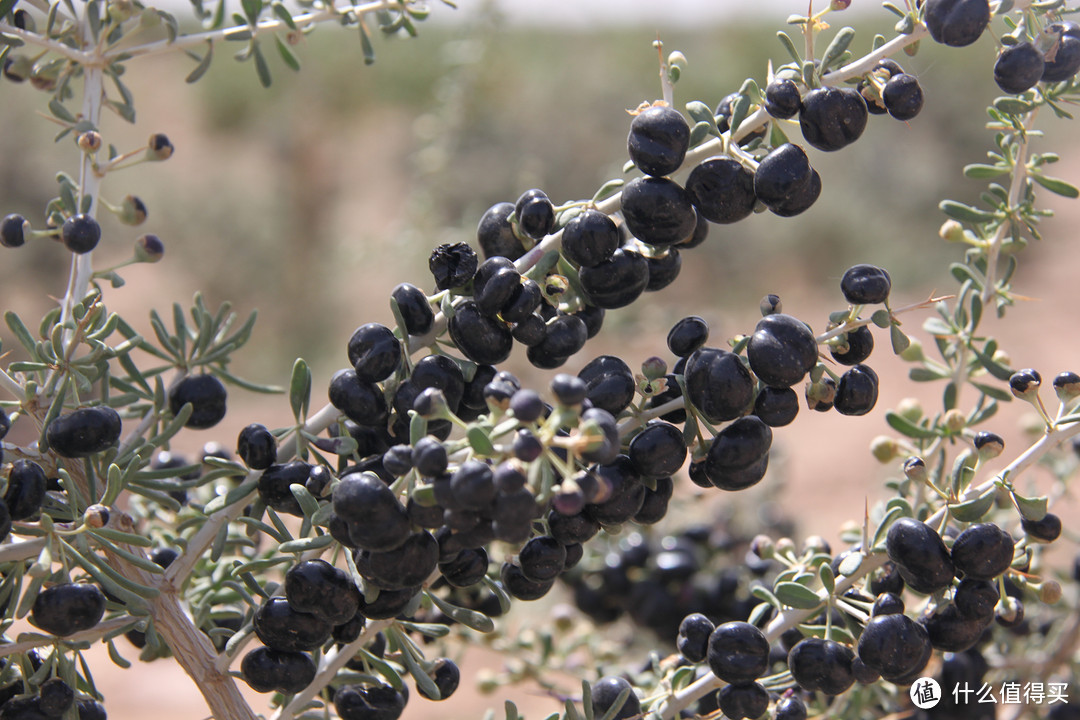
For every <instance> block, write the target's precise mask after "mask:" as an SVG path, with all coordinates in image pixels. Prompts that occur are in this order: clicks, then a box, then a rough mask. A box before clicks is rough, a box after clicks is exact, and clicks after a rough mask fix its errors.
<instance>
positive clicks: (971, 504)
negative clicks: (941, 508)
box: [949, 488, 997, 522]
mask: <svg viewBox="0 0 1080 720" xmlns="http://www.w3.org/2000/svg"><path fill="white" fill-rule="evenodd" d="M996 496H997V488H990V489H989V490H987V491H986V492H984V493H983V494H982V495H980V496H979V497H977V498H975V499H973V500H967V501H965V502H962V503H957V504H956V505H950V506H949V514H950V515H952V516H953V517H954V518H956V519H957V520H959V521H961V522H978V521H979V520H982V518H983V516H985V515H986V513H988V512H990V508H991V507H993V506H994V498H995V497H996Z"/></svg>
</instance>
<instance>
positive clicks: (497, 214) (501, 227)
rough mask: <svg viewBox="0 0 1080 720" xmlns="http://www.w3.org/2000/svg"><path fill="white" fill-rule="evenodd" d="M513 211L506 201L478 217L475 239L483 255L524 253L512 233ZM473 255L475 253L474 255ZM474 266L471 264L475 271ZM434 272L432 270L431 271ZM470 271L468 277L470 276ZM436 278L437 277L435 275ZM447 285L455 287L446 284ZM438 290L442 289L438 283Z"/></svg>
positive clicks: (504, 255) (516, 255)
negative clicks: (511, 220)
mask: <svg viewBox="0 0 1080 720" xmlns="http://www.w3.org/2000/svg"><path fill="white" fill-rule="evenodd" d="M513 213H514V206H513V205H512V204H511V203H508V202H501V203H496V204H495V205H492V206H491V207H490V208H488V210H487V212H485V213H484V215H483V217H481V218H480V223H479V225H477V227H476V240H477V242H479V243H480V249H481V250H482V251H483V253H484V257H486V258H490V257H495V256H501V257H506V258H509V259H511V260H517V259H518V258H519V257H521V256H522V255H524V254H525V246H524V245H522V244H521V240H519V239H518V236H517V235H515V234H514V227H513V226H512V225H511V224H510V216H511V215H513ZM474 257H475V255H474ZM475 270H476V267H475V266H473V271H474V272H475ZM432 272H434V270H433V271H432ZM471 275H472V274H471V273H470V277H471ZM436 280H438V277H436ZM463 284H464V283H463ZM447 287H457V286H456V285H448V286H447ZM439 289H440V290H441V289H443V288H442V286H441V285H440V288H439Z"/></svg>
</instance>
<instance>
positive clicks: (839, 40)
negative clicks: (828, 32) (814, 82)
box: [819, 27, 855, 73]
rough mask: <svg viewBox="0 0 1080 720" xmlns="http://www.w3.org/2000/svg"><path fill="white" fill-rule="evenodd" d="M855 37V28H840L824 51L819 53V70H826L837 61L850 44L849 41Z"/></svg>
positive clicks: (822, 71)
mask: <svg viewBox="0 0 1080 720" xmlns="http://www.w3.org/2000/svg"><path fill="white" fill-rule="evenodd" d="M854 39H855V29H854V28H850V27H844V28H841V29H840V31H839V32H837V33H836V35H835V36H834V37H833V39H832V42H830V43H829V45H828V47H826V48H825V52H824V53H822V55H821V70H820V71H819V72H821V73H825V72H828V70H829V68H831V67H832V66H833V65H835V64H836V63H837V61H838V60H840V58H841V57H842V56H843V54H844V52H845V51H846V50H847V49H848V46H849V45H851V41H852V40H854Z"/></svg>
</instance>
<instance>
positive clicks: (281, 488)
mask: <svg viewBox="0 0 1080 720" xmlns="http://www.w3.org/2000/svg"><path fill="white" fill-rule="evenodd" d="M310 474H311V465H309V464H308V463H306V462H304V461H303V460H293V461H291V462H288V463H280V464H279V463H274V464H272V465H270V467H268V468H266V469H265V470H263V471H262V474H261V475H260V476H259V485H258V490H259V498H260V499H261V500H262V501H263V502H264V503H265V504H266V506H267V507H270V508H273V509H274V510H275V511H277V512H279V513H285V514H288V515H294V516H296V517H303V515H304V511H303V510H302V509H301V508H300V503H299V501H297V499H296V496H294V495H293V494H292V490H290V489H289V487H290V486H291V485H304V484H305V483H306V482H307V479H308V476H309V475H310Z"/></svg>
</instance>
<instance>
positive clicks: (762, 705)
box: [716, 682, 769, 720]
mask: <svg viewBox="0 0 1080 720" xmlns="http://www.w3.org/2000/svg"><path fill="white" fill-rule="evenodd" d="M716 701H717V704H718V705H719V706H720V710H722V711H723V713H724V717H726V718H730V719H731V720H742V719H743V718H758V717H761V716H762V715H764V714H765V711H766V710H768V709H769V692H768V691H767V690H766V689H765V687H764V686H763V685H762V684H761V683H758V682H752V683H748V684H746V685H728V686H726V687H724V688H721V689H720V691H719V692H718V693H717V694H716Z"/></svg>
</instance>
